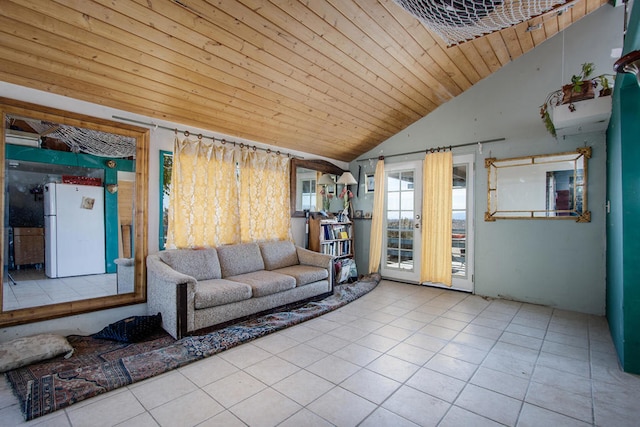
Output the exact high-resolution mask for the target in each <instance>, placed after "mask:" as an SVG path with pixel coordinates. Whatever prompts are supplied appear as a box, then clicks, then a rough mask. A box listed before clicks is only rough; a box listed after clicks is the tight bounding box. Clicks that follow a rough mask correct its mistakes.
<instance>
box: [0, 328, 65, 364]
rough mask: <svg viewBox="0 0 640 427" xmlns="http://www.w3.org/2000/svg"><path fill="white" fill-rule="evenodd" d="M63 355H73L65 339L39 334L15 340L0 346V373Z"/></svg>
mask: <svg viewBox="0 0 640 427" xmlns="http://www.w3.org/2000/svg"><path fill="white" fill-rule="evenodd" d="M61 354H64V355H65V357H66V358H69V357H71V355H72V354H73V347H71V344H69V342H68V341H67V339H66V338H65V337H63V336H62V335H57V334H39V335H33V336H29V337H22V338H16V339H14V340H11V341H7V342H5V343H2V344H0V372H6V371H10V370H12V369H16V368H19V367H21V366H25V365H29V364H31V363H33V362H38V361H40V360H46V359H50V358H52V357H56V356H59V355H61Z"/></svg>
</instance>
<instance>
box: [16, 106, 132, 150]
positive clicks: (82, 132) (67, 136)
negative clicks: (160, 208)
mask: <svg viewBox="0 0 640 427" xmlns="http://www.w3.org/2000/svg"><path fill="white" fill-rule="evenodd" d="M15 120H20V121H23V122H25V123H27V124H28V125H29V127H31V129H33V130H34V131H35V132H36V133H37V134H38V135H40V136H41V137H47V138H55V139H58V140H60V141H62V142H64V143H65V144H66V145H68V146H69V149H70V150H71V151H72V152H73V153H87V154H93V155H94V156H99V157H113V158H127V157H135V154H136V139H135V138H133V137H130V136H124V135H118V134H115V133H109V132H102V131H97V130H92V129H85V128H79V127H75V126H68V125H61V124H56V123H52V122H47V121H44V120H35V119H29V118H23V117H11V116H9V115H7V116H6V122H7V123H6V126H7V128H10V127H11V126H12V122H14V121H15Z"/></svg>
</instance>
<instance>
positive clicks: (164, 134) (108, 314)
mask: <svg viewBox="0 0 640 427" xmlns="http://www.w3.org/2000/svg"><path fill="white" fill-rule="evenodd" d="M0 96H2V97H5V98H11V99H16V100H20V101H25V102H30V103H33V104H39V105H44V106H47V107H52V108H58V109H61V110H66V111H71V112H75V113H80V114H85V115H88V116H93V117H97V118H102V119H108V120H112V119H113V116H116V117H126V118H128V119H132V120H137V121H140V122H143V123H154V124H157V125H159V126H166V127H168V128H171V129H175V128H177V129H187V130H189V131H190V132H191V133H192V134H198V133H202V134H203V135H206V136H215V137H216V138H219V139H222V138H225V139H226V140H227V141H236V142H243V143H245V144H249V145H252V146H253V145H256V146H258V147H263V148H268V147H269V146H268V145H265V144H260V143H258V142H255V141H249V140H245V139H241V138H235V137H232V136H229V135H224V134H220V133H216V132H214V131H210V130H206V129H197V128H192V127H188V126H184V125H181V124H178V123H171V122H167V121H163V120H156V119H152V118H149V117H144V116H140V115H136V114H132V113H129V112H126V111H122V110H117V109H113V108H108V107H104V106H101V105H97V104H92V103H89V102H84V101H79V100H76V99H72V98H68V97H64V96H60V95H54V94H51V93H48V92H43V91H39V90H35V89H29V88H25V87H22V86H18V85H14V84H10V83H6V82H1V81H0ZM130 124H135V123H130ZM174 139H175V133H174V131H171V130H166V129H162V128H154V127H152V128H151V137H150V152H149V206H148V223H149V229H148V230H147V232H148V236H149V238H148V248H149V253H154V252H157V251H158V240H159V239H158V227H159V221H160V215H159V204H160V200H159V197H160V190H159V174H160V150H166V151H173V142H174ZM271 148H272V149H274V150H281V151H285V152H288V153H291V154H294V155H296V156H300V157H302V158H305V159H323V160H328V161H330V162H333V163H335V164H336V165H338V166H339V167H342V168H346V167H347V165H346V163H344V162H338V161H334V160H332V159H329V158H326V157H320V156H314V155H310V154H308V153H303V152H300V151H295V150H282V148H281V147H273V146H272V147H271ZM283 185H288V184H287V183H283ZM304 232H305V223H304V219H300V218H293V221H292V234H293V237H294V240H295V241H296V242H299V243H300V244H302V243H303V242H304ZM146 314H147V307H146V304H137V305H133V306H127V307H120V308H114V309H109V310H103V311H99V312H93V313H87V314H81V315H76V316H71V317H65V318H60V319H54V320H50V321H46V322H37V323H31V324H27V325H20V326H15V327H11V328H3V329H0V342H3V341H7V340H10V339H13V338H16V337H19V336H25V335H31V334H35V333H40V332H59V333H63V334H78V335H86V334H91V333H94V332H97V331H99V330H101V329H102V328H103V327H104V326H106V325H108V324H109V323H112V322H115V321H117V320H120V319H123V318H125V317H128V316H132V315H146Z"/></svg>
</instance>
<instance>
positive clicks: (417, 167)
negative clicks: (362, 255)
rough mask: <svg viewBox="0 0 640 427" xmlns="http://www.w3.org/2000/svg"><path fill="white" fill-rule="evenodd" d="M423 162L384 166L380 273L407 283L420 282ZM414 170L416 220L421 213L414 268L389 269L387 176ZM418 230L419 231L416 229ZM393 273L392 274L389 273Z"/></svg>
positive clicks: (414, 241)
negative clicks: (387, 265)
mask: <svg viewBox="0 0 640 427" xmlns="http://www.w3.org/2000/svg"><path fill="white" fill-rule="evenodd" d="M422 164H423V162H422V161H421V160H413V161H406V162H401V163H391V164H388V165H385V168H384V175H385V176H384V179H385V194H384V213H383V215H384V220H383V233H382V254H381V259H380V274H381V275H382V277H384V278H389V279H391V280H397V281H402V282H406V283H415V284H420V269H419V268H415V267H416V266H418V267H419V266H420V259H421V253H422V247H421V245H420V242H421V239H422V237H421V236H422ZM406 170H413V171H414V181H413V182H414V188H413V189H414V200H413V211H414V220H415V217H416V215H420V220H419V221H420V223H419V224H420V226H419V227H415V225H414V228H413V230H414V233H413V260H414V268H413V269H412V270H401V269H387V268H386V264H387V218H388V215H387V204H388V200H387V196H388V185H387V184H388V183H387V177H388V174H389V173H390V172H399V171H406ZM416 195H417V197H416ZM416 230H417V231H416ZM388 273H392V274H388Z"/></svg>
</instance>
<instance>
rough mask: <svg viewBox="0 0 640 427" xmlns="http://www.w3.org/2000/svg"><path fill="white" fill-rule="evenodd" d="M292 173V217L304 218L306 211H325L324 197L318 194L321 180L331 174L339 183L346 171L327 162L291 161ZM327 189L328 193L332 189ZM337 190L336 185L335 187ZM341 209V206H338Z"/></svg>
mask: <svg viewBox="0 0 640 427" xmlns="http://www.w3.org/2000/svg"><path fill="white" fill-rule="evenodd" d="M290 167H291V171H290V173H291V174H290V181H289V183H290V191H291V193H290V198H291V200H290V204H291V216H292V217H304V211H305V210H309V211H311V212H315V211H319V210H322V209H323V206H322V197H320V194H319V193H318V192H317V188H318V185H322V184H320V183H319V181H320V178H321V177H322V175H324V174H329V175H331V176H333V177H335V179H334V180H333V181H334V182H337V180H338V178H339V177H340V176H341V175H342V173H343V172H345V171H344V170H342V169H340V168H339V167H338V166H336V165H334V164H333V163H331V162H327V161H326V160H301V159H292V160H291V166H290ZM330 187H331V186H329V188H327V191H331V190H332V189H331V188H330ZM333 189H335V185H333ZM336 206H337V208H338V209H339V208H340V206H339V205H336Z"/></svg>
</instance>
